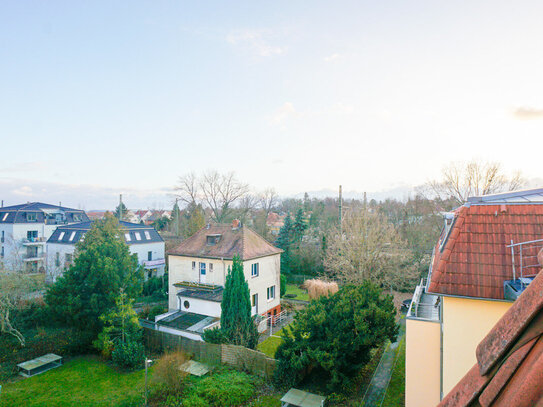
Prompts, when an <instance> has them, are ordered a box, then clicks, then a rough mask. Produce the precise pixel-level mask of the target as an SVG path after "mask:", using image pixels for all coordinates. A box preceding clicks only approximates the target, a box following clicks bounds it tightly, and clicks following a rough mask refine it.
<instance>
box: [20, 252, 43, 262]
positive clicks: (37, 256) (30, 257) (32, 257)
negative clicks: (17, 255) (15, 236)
mask: <svg viewBox="0 0 543 407" xmlns="http://www.w3.org/2000/svg"><path fill="white" fill-rule="evenodd" d="M23 261H24V262H33V261H45V253H28V254H26V255H25V256H24V257H23Z"/></svg>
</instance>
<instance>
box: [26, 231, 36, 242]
mask: <svg viewBox="0 0 543 407" xmlns="http://www.w3.org/2000/svg"><path fill="white" fill-rule="evenodd" d="M26 238H27V239H28V240H30V241H31V242H33V241H34V240H36V239H37V238H38V231H37V230H28V231H27V232H26Z"/></svg>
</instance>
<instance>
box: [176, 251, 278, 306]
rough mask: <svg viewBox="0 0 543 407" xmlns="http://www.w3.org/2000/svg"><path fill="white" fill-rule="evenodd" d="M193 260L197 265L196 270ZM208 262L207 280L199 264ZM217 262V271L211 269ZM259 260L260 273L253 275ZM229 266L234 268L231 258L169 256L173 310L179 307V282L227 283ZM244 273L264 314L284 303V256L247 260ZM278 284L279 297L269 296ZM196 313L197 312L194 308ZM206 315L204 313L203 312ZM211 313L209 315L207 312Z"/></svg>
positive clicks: (276, 288) (251, 291) (276, 293)
mask: <svg viewBox="0 0 543 407" xmlns="http://www.w3.org/2000/svg"><path fill="white" fill-rule="evenodd" d="M192 262H195V263H196V267H195V269H194V270H193V269H192ZM200 262H203V263H206V270H207V274H206V276H205V281H202V279H201V277H200V271H199V263H200ZM210 263H211V264H213V271H212V272H211V271H210V267H209V264H210ZM253 263H259V275H258V276H257V277H251V265H252V264H253ZM228 267H232V261H231V260H224V261H223V260H218V259H204V258H198V257H183V256H169V257H168V278H169V302H168V306H169V308H170V309H177V308H178V306H179V304H178V301H177V293H178V292H179V291H180V290H181V289H180V288H177V287H175V286H174V284H175V283H180V282H183V281H190V282H194V283H206V284H215V285H220V286H224V282H225V280H226V274H227V273H228ZM243 272H244V274H245V279H246V280H247V283H248V285H249V291H250V294H251V296H252V295H253V294H258V313H259V314H264V313H266V312H267V311H268V310H270V309H272V308H275V307H277V306H278V305H279V304H280V298H279V291H280V277H279V276H280V255H279V254H277V255H273V256H266V257H261V258H259V259H254V260H250V261H245V262H244V263H243ZM273 285H275V298H274V299H271V300H268V299H267V288H268V287H270V286H273ZM192 312H197V313H198V311H196V310H193V311H192ZM203 314H204V313H203ZM204 315H208V314H204Z"/></svg>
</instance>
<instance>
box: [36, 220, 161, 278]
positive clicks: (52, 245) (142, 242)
mask: <svg viewBox="0 0 543 407" xmlns="http://www.w3.org/2000/svg"><path fill="white" fill-rule="evenodd" d="M119 223H120V225H121V228H122V229H123V232H124V233H123V238H124V241H125V242H126V244H127V245H128V248H129V249H130V253H132V254H136V255H137V256H138V263H139V264H140V265H142V266H143V268H144V269H145V278H150V277H155V276H162V275H163V274H164V268H165V265H166V261H165V256H164V252H165V249H164V240H163V239H162V237H161V236H160V235H159V234H158V232H157V231H156V230H155V229H154V228H153V227H150V226H145V225H140V224H137V223H129V222H124V221H121V222H119ZM92 224H93V221H87V222H81V223H75V224H72V225H64V226H59V227H58V228H57V230H55V232H54V233H53V234H52V235H51V237H50V238H49V239H48V240H47V254H48V256H47V277H48V280H51V281H55V280H56V278H57V277H58V276H60V275H61V274H62V272H63V271H64V269H65V268H66V267H68V266H69V265H70V264H71V263H72V261H73V259H74V255H75V250H76V247H75V245H76V244H77V242H79V241H80V240H81V239H83V238H84V236H85V233H87V232H88V231H89V230H90V228H91V227H92Z"/></svg>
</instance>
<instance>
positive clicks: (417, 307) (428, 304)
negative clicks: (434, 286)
mask: <svg viewBox="0 0 543 407" xmlns="http://www.w3.org/2000/svg"><path fill="white" fill-rule="evenodd" d="M426 288H427V281H426V280H425V279H422V280H420V284H419V285H418V286H417V288H416V289H415V293H414V294H413V300H412V301H411V305H410V306H409V310H408V311H407V317H408V318H416V319H423V320H428V321H439V320H440V314H441V301H440V299H439V296H437V295H432V294H428V293H427V292H426Z"/></svg>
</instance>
